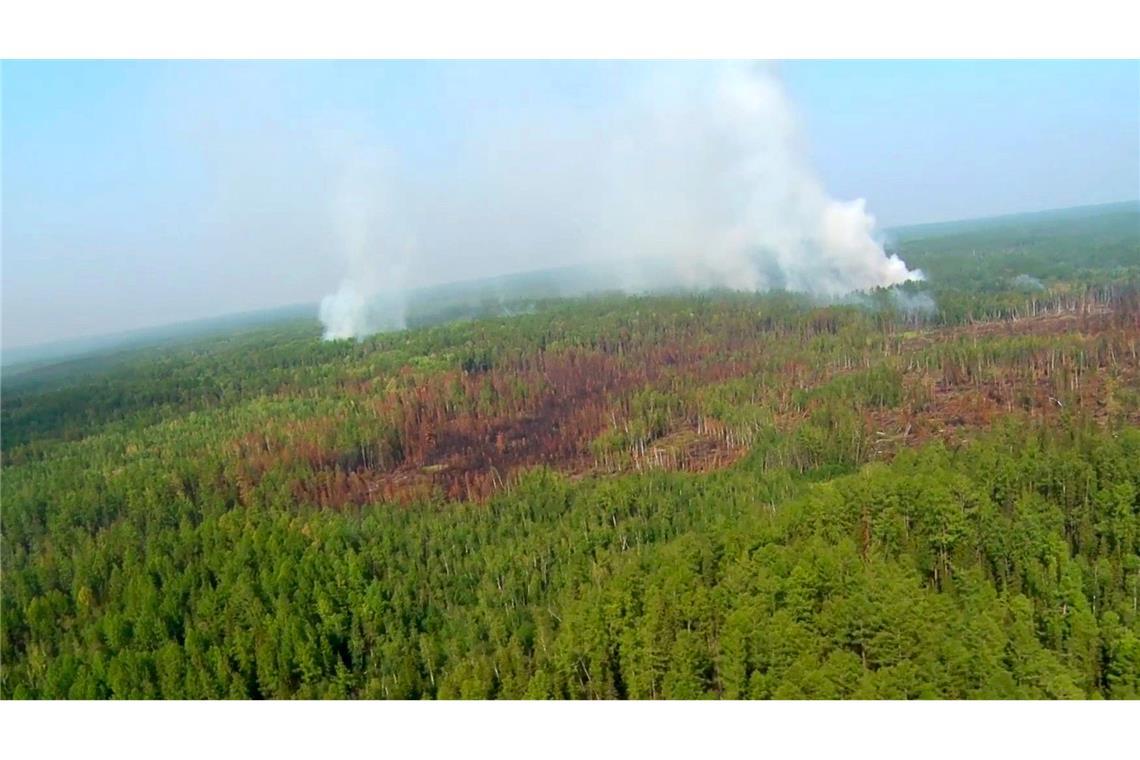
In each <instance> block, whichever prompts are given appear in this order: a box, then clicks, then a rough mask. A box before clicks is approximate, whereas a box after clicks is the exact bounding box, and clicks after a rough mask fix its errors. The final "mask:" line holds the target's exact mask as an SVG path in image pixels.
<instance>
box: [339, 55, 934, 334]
mask: <svg viewBox="0 0 1140 760" xmlns="http://www.w3.org/2000/svg"><path fill="white" fill-rule="evenodd" d="M478 116H479V115H478V114H472V119H471V121H472V126H471V129H470V135H469V141H468V144H467V148H466V150H465V152H464V154H463V155H461V156H459V157H458V158H457V159H456V161H455V166H454V172H455V174H454V176H447V177H439V176H436V177H434V182H433V181H432V180H433V178H432V177H429V178H427V179H425V178H423V177H410V173H408V172H405V173H404V175H403V176H404V178H403V179H401V173H400V172H399V171H395V172H386V173H381V172H376V173H368V172H365V173H364V176H363V177H361V176H353V177H351V181H350V182H349V185H350V186H352V189H351V190H349V191H348V192H347V194H346V197H348V198H352V199H359V198H362V197H363V198H371V199H373V201H370V202H368V203H363V204H362V203H359V202H358V200H355V201H350V202H347V204H346V205H347V208H349V209H350V211H351V213H348V214H347V215H346V216H345V224H346V229H347V230H348V232H347V233H346V235H345V240H346V246H347V253H348V273H347V276H346V278H345V279H344V281H343V283H342V285H341V287H340V289H339V290H338V291H337V293H335V294H333V295H331V296H328V297H326V299H325V301H324V302H323V303H322V306H321V319H322V321H323V322H324V325H325V336H326V338H346V337H357V338H359V337H363V336H365V335H368V334H370V333H373V332H376V331H379V330H384V329H396V328H400V327H402V326H403V316H402V305H401V304H400V302H399V299H398V298H397V297H396V293H397V291H398V290H399V289H400V287H401V286H402V284H403V279H402V278H405V277H406V276H407V274H408V265H409V262H410V261H412V260H413V257H412V255H411V253H410V251H411V250H412V247H411V244H410V243H409V242H408V241H409V240H412V239H414V240H415V243H416V245H415V251H414V252H415V256H414V260H415V261H417V262H419V263H420V266H421V267H426V268H427V269H429V270H434V272H433V271H428V272H422V271H421V272H420V279H421V280H422V279H424V278H425V277H428V276H431V275H432V274H433V273H434V274H436V275H437V276H438V274H444V275H446V273H447V271H448V262H452V261H455V260H456V257H462V258H463V259H464V260H467V261H471V260H475V261H480V262H483V263H485V273H486V274H488V275H491V274H500V273H504V272H508V271H522V270H525V269H542V268H549V267H555V266H567V265H579V266H583V267H591V266H592V267H594V268H595V269H596V270H599V271H605V272H607V273H609V275H611V276H609V277H608V280H609V281H610V282H611V283H612V284H613V286H618V287H621V288H622V289H624V290H627V291H629V292H647V291H653V290H659V289H664V288H678V287H680V288H709V287H724V288H731V289H736V290H746V291H755V290H765V289H771V288H784V289H788V290H794V291H800V292H805V293H811V294H817V295H821V296H837V295H842V294H844V293H849V292H852V291H856V290H863V289H867V288H872V287H877V286H890V285H896V284H899V283H902V282H905V281H907V280H914V279H921V278H922V274H921V273H920V272H918V271H915V270H910V269H908V268H907V266H906V264H905V263H904V262H903V261H902V260H901V259H899V258H898V257H897V256H894V255H890V256H888V255H887V254H886V253H885V252H884V250H883V247H882V245H881V243H880V242H879V240H878V239H877V236H876V231H875V219H874V217H873V216H871V215H870V214H869V213H868V212H867V210H866V207H865V203H864V201H863V200H862V199H857V200H851V201H840V200H837V199H834V198H831V197H830V196H829V195H828V193H827V192H826V190H825V189H824V187H823V186H822V184H821V183H820V181H819V180H818V178H817V177H816V175H815V173H814V171H813V170H812V168H811V166H810V165H809V162H808V160H807V158H806V155H805V151H804V149H803V146H802V145H801V137H800V129H799V127H798V125H797V123H796V117H795V113H794V110H793V108H792V107H791V104H790V103H789V101H788V98H787V97H786V95H785V94H784V91H783V87H782V85H781V83H780V82H779V80H778V78H777V77H776V76H775V74H774V73H773V71H772V70H771V69H770V68H768V67H766V66H762V65H753V64H727V63H726V64H712V65H709V64H686V65H677V66H663V67H660V68H656V69H653V70H652V73H651V74H650V75H649V76H645V77H642V78H640V79H639V80H638V82H637V84H636V85H635V86H632V87H629V88H627V89H626V90H625V91H623V92H622V94H621V95H620V96H618V97H616V98H614V99H613V102H612V103H608V104H607V105H605V106H604V107H602V108H595V109H587V110H584V112H581V113H578V112H573V111H570V112H565V111H559V112H556V113H553V114H544V113H538V114H535V113H532V112H529V111H528V110H526V108H525V107H522V108H519V109H517V111H515V112H512V111H510V110H509V109H506V111H505V113H503V114H499V115H497V116H496V118H495V119H493V120H491V121H490V122H489V123H486V122H480V121H479V119H478ZM381 174H382V175H383V176H382V177H381V176H380V175H381ZM377 183H386V186H385V187H383V188H381V187H377V186H376V185H377ZM393 199H399V201H400V204H401V208H400V211H399V212H398V213H397V212H396V211H395V209H394V207H393V206H392V202H393ZM408 226H410V229H406V228H407V227H408ZM397 229H400V232H399V233H397V232H396V230H397ZM452 279H455V278H452ZM437 281H439V280H437Z"/></svg>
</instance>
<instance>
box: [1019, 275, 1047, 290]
mask: <svg viewBox="0 0 1140 760" xmlns="http://www.w3.org/2000/svg"><path fill="white" fill-rule="evenodd" d="M1010 286H1011V287H1012V288H1013V289H1014V290H1022V291H1027V292H1033V291H1036V290H1044V289H1045V283H1043V282H1041V280H1039V279H1037V278H1036V277H1034V276H1033V275H1031V274H1019V275H1018V276H1017V277H1014V278H1013V280H1011V281H1010Z"/></svg>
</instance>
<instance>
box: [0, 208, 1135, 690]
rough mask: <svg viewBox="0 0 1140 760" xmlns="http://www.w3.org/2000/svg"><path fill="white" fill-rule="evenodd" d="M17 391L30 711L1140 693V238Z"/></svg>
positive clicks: (300, 347) (182, 354)
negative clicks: (141, 704) (98, 702)
mask: <svg viewBox="0 0 1140 760" xmlns="http://www.w3.org/2000/svg"><path fill="white" fill-rule="evenodd" d="M889 247H890V249H891V250H892V251H893V252H897V253H898V254H899V255H900V256H902V257H903V258H904V259H905V261H906V262H907V264H908V265H910V266H912V267H918V268H920V269H922V270H923V271H924V272H925V273H926V275H927V279H926V280H925V281H924V282H920V283H908V284H906V285H904V286H898V287H895V288H891V289H881V290H876V291H872V292H867V293H860V294H854V295H852V296H851V297H848V298H845V299H842V300H838V301H832V302H826V303H824V302H820V301H818V300H815V299H812V298H809V297H807V296H803V295H797V294H793V293H786V292H769V293H759V294H742V293H731V292H702V293H690V294H670V295H658V296H641V297H632V296H621V295H612V294H602V295H597V296H593V297H587V298H574V299H571V298H554V297H549V296H547V295H544V294H543V293H542V292H540V291H536V290H527V288H526V287H524V286H523V284H522V283H516V285H517V286H518V287H516V288H515V289H514V290H511V289H510V288H508V289H507V292H506V293H505V294H504V293H502V291H501V290H500V295H499V297H497V298H496V299H487V298H484V297H483V296H482V295H480V294H479V293H478V292H477V291H476V292H475V293H474V295H473V294H472V293H464V292H462V291H461V290H460V289H453V290H452V291H448V293H449V296H448V298H438V299H435V300H433V301H432V306H431V307H430V308H429V307H428V306H427V305H426V303H427V301H426V300H425V302H424V303H422V304H419V305H416V304H413V310H414V311H415V315H416V316H415V318H414V319H413V320H412V322H413V324H415V325H416V326H414V327H413V328H412V329H409V330H406V331H401V332H393V333H385V334H381V335H376V336H373V337H371V338H368V339H366V340H363V341H359V342H350V341H334V342H326V341H321V340H320V326H319V325H318V324H317V322H316V320H315V319H309V318H307V317H303V316H297V315H296V314H289V315H286V316H287V318H281V319H276V320H273V321H269V322H265V323H262V322H256V321H255V322H253V323H250V324H243V325H237V326H234V327H233V328H232V329H227V330H224V331H221V332H216V333H213V334H210V335H204V336H199V337H183V338H182V339H180V340H178V341H176V342H172V343H170V344H168V345H137V346H130V347H121V348H119V349H116V350H114V351H111V350H105V351H96V352H93V353H89V354H86V355H84V356H82V357H76V358H71V359H58V360H51V361H43V362H40V363H39V364H37V365H35V366H27V367H24V368H22V369H21V368H16V370H15V371H12V370H10V368H7V367H6V368H5V370H4V379H3V389H2V390H3V395H2V400H0V401H2V403H0V442H2V453H3V469H2V472H0V501H2V513H0V520H2V539H0V563H2V568H3V573H2V576H0V592H2V593H0V628H2V642H0V647H2V648H0V662H2V667H0V695H2V696H3V697H5V698H84V699H86V698H95V699H102V698H164V699H182V698H396V699H418V698H438V699H444V698H558V699H563V698H631V699H655V698H665V699H680V698H684V699H697V698H730V699H743V698H755V699H767V698H774V699H815V698H856V699H904V698H906V699H909V698H951V699H959V698H994V699H1015V698H1034V699H1037V698H1078V699H1079V698H1111V699H1137V698H1140V357H1138V350H1140V207H1138V206H1137V205H1136V204H1126V205H1120V206H1113V207H1105V208H1101V209H1093V210H1085V211H1083V212H1080V213H1075V212H1065V213H1058V214H1046V215H1033V216H1026V217H1011V218H1007V219H1001V220H995V221H992V222H979V223H958V224H953V225H931V226H926V227H921V228H911V229H908V230H899V231H898V232H897V233H896V234H895V235H893V236H892V238H891V240H890V241H889Z"/></svg>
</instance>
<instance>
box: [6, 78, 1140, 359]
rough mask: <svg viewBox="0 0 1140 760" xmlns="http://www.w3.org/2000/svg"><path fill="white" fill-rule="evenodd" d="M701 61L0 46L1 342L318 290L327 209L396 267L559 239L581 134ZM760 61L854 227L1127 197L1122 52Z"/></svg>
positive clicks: (335, 255) (341, 245)
mask: <svg viewBox="0 0 1140 760" xmlns="http://www.w3.org/2000/svg"><path fill="white" fill-rule="evenodd" d="M701 66H702V65H701V64H626V63H485V64H479V63H468V64H440V63H175V62H138V63H132V62H105V63H37V62H16V63H13V62H5V63H4V64H3V75H2V85H0V86H2V89H0V97H2V127H3V132H2V140H3V167H2V172H3V197H2V203H3V206H2V213H3V230H2V242H3V257H2V267H3V268H2V275H3V345H4V346H5V347H17V346H21V345H28V344H35V343H40V342H44V341H51V340H55V339H61V338H70V337H77V336H82V335H95V334H101V333H107V332H114V331H119V330H125V329H132V328H136V327H144V326H150V325H155V324H163V323H170V322H177V321H181V320H185V319H192V318H198V317H204V316H213V315H218V314H224V313H230V312H237V311H248V310H253V309H259V308H265V307H270V306H275V305H283V304H289V303H298V302H316V301H319V300H320V299H321V298H322V297H323V296H325V295H327V294H329V293H330V292H332V291H334V290H336V289H337V287H338V284H339V283H341V281H342V278H344V277H345V274H346V272H345V268H346V263H345V249H346V247H351V245H353V244H354V241H353V240H352V235H353V233H352V232H351V231H349V232H346V229H349V230H351V228H352V225H351V224H349V223H346V222H345V219H346V214H347V215H348V218H350V219H351V218H355V217H357V216H365V217H367V218H368V220H369V221H370V223H372V224H373V226H374V227H382V228H383V230H384V231H383V232H381V233H377V232H375V231H373V232H371V233H370V235H371V237H370V238H369V239H368V240H367V241H366V244H367V245H372V244H382V245H384V246H386V247H388V248H393V247H399V246H402V245H404V242H405V241H404V238H403V237H401V235H402V234H403V232H401V229H402V225H403V222H404V217H405V216H415V215H416V214H417V213H418V214H419V216H418V217H417V219H418V222H417V224H418V229H417V231H416V232H415V235H418V236H420V237H423V236H425V235H426V236H428V237H429V238H430V240H431V246H432V248H431V251H432V252H431V253H430V254H425V256H424V258H423V259H422V261H419V262H418V263H413V264H412V265H410V266H409V267H405V268H406V269H408V271H403V272H402V273H401V281H402V282H404V284H408V285H421V284H428V283H430V282H441V281H452V280H459V279H466V278H471V277H477V276H482V275H488V274H498V273H503V272H508V271H518V270H522V269H528V268H535V267H536V266H543V265H550V264H557V263H560V261H561V258H562V257H564V256H570V255H571V252H570V251H569V247H570V245H571V242H569V241H574V240H578V239H579V237H580V236H581V235H582V230H580V229H576V228H575V224H576V221H575V220H576V219H580V218H582V217H578V216H575V215H574V214H572V213H567V214H566V215H565V216H559V215H558V214H557V213H554V212H552V211H551V209H558V208H559V207H560V206H562V205H563V204H565V205H566V207H567V208H568V209H574V208H578V207H579V206H577V205H576V203H577V200H576V199H575V198H573V197H568V196H567V194H566V192H565V191H566V188H567V187H575V185H574V184H573V182H572V178H580V177H585V176H595V175H588V174H582V173H581V171H580V170H581V165H582V164H588V163H590V162H591V158H590V154H589V152H588V151H586V150H585V149H583V148H582V146H584V145H596V144H600V143H598V142H597V141H598V140H601V139H603V138H604V136H605V135H606V134H608V133H609V132H610V131H611V130H612V131H614V132H617V133H621V131H622V130H623V129H624V130H626V132H625V134H627V135H628V134H629V130H630V128H631V127H630V123H619V122H621V119H622V118H623V117H622V114H624V113H626V111H623V110H621V109H617V108H615V107H614V104H615V103H617V102H619V101H620V102H624V101H628V100H629V99H630V98H631V97H633V96H631V93H632V92H635V91H639V90H638V88H640V87H642V84H643V83H644V82H645V81H646V80H647V79H652V80H653V81H654V82H656V86H658V87H661V86H665V87H666V88H667V87H668V86H669V83H670V82H671V81H673V80H674V79H685V78H686V77H688V75H689V73H690V72H691V71H694V70H697V69H699V68H700V67H701ZM774 70H775V72H776V75H777V76H778V77H779V79H780V80H781V81H782V82H783V87H784V89H785V91H786V94H787V98H788V100H790V102H791V104H792V107H793V108H794V111H795V115H796V120H797V121H798V127H797V130H798V132H797V133H798V134H799V139H802V142H803V146H804V148H803V149H804V151H805V152H806V156H807V160H808V162H809V163H810V164H812V165H814V171H815V174H816V175H818V178H819V180H820V181H821V182H822V185H823V187H824V188H826V190H827V192H828V193H829V195H830V196H831V197H833V198H836V199H839V200H853V199H857V198H864V199H866V207H867V210H868V211H869V212H870V213H871V214H873V215H874V216H875V217H877V219H878V221H879V224H880V226H884V225H885V226H892V225H898V224H906V223H913V222H923V221H937V220H946V219H956V218H965V217H971V216H981V215H989V214H999V213H1007V212H1015V211H1024V210H1037V209H1046V208H1054V207H1062V206H1072V205H1083V204H1091V203H1103V202H1110V201H1117V200H1127V199H1135V198H1137V197H1138V196H1140V64H1137V62H1135V61H1132V62H1127V61H1125V62H1097V63H1091V62H1089V63H1086V62H1056V63H1041V62H1017V63H957V62H921V63H913V62H787V63H781V64H777V65H776V66H775V69H774ZM662 83H664V85H663V84H662ZM664 134H668V133H667V132H665V133H664ZM563 146H566V148H565V150H563V149H562V147H563ZM516 168H518V171H515V169H516ZM395 175H398V176H399V178H400V179H399V181H398V182H394V181H393V182H390V181H388V180H389V178H390V177H391V176H395ZM548 175H549V176H557V177H558V178H559V180H558V181H555V182H547V181H546V179H545V178H546V177H547V176H548ZM346 177H348V178H349V180H347V181H346ZM516 178H521V179H518V181H515V179H516ZM346 188H349V189H348V190H346ZM361 188H363V189H361ZM552 188H557V190H554V189H552ZM598 191H599V192H601V189H598ZM592 192H593V190H592V189H583V192H582V193H581V194H591V193H592ZM362 196H367V198H368V202H367V203H357V202H356V199H358V198H359V197H362ZM404 196H408V197H413V196H414V197H415V198H416V199H418V200H417V201H416V202H417V203H418V204H419V207H418V211H406V212H405V211H400V210H399V209H402V208H403V206H402V205H401V204H402V203H403V201H404ZM432 196H437V197H447V198H456V199H463V200H462V201H459V200H456V201H454V202H449V203H444V204H440V203H435V204H430V205H429V204H426V203H425V202H424V200H423V199H424V198H429V197H432ZM346 198H347V200H346ZM330 199H333V200H332V201H330ZM626 200H627V202H631V203H632V202H633V201H634V200H636V199H626ZM428 209H430V212H429V210H428ZM534 220H540V221H541V223H539V222H535V221H534ZM425 228H426V229H425ZM516 228H517V229H518V230H519V232H518V234H514V235H504V234H503V232H502V231H503V230H506V229H516ZM377 240H379V243H377ZM359 243H360V241H355V244H359ZM441 251H453V252H454V254H453V255H451V254H447V255H444V254H441V253H440V252H441ZM418 255H419V254H413V255H412V260H413V262H415V260H416V256H418Z"/></svg>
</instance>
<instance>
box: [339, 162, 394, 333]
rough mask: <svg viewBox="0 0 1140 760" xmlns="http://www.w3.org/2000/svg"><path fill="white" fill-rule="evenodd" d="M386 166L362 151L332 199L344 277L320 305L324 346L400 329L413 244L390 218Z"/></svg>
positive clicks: (392, 210)
mask: <svg viewBox="0 0 1140 760" xmlns="http://www.w3.org/2000/svg"><path fill="white" fill-rule="evenodd" d="M389 187H390V182H389V181H388V180H387V170H386V162H385V161H384V159H383V157H382V156H381V155H379V154H377V153H375V152H371V153H370V152H368V151H361V152H360V153H358V154H357V155H356V160H355V161H354V162H353V163H352V164H351V165H350V166H347V167H346V168H345V170H344V175H343V177H342V179H341V186H340V194H339V196H338V197H336V198H335V199H334V205H335V208H336V211H337V212H338V213H337V214H336V217H337V221H338V225H337V228H338V229H339V230H340V231H341V233H342V235H343V241H342V244H343V248H344V251H345V252H346V254H347V259H348V262H347V263H348V273H347V274H346V276H345V277H344V279H343V280H341V283H340V287H339V288H338V289H337V291H336V292H335V293H333V294H331V295H327V296H325V297H324V299H323V300H322V301H321V308H320V318H321V323H322V324H323V325H324V328H325V333H324V337H325V339H326V340H336V339H340V338H360V337H362V336H365V335H370V334H372V333H376V332H384V331H388V330H402V329H403V328H404V327H405V319H404V311H405V303H404V298H405V296H404V283H405V277H406V273H407V266H408V257H409V256H410V255H411V250H412V243H411V240H410V238H409V237H408V235H407V234H406V233H401V230H402V228H403V224H402V222H401V221H400V219H399V217H398V216H397V215H395V214H394V213H393V212H394V209H395V208H396V204H395V203H394V199H393V198H391V197H390V196H388V195H387V194H386V191H387V190H388V188H389Z"/></svg>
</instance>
